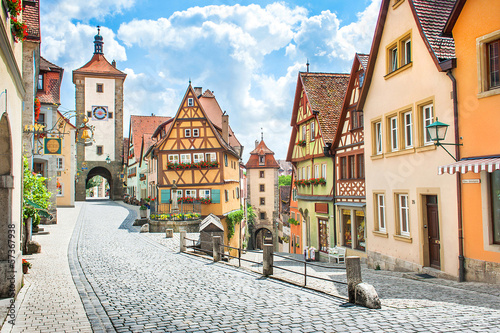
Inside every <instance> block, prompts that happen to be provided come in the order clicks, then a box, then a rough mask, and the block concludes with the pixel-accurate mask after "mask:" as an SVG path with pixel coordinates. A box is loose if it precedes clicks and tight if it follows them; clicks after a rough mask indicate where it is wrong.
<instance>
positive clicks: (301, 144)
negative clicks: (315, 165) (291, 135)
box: [297, 140, 307, 147]
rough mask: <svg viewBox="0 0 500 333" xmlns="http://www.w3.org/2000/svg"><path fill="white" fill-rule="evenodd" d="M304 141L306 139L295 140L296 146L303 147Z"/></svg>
mask: <svg viewBox="0 0 500 333" xmlns="http://www.w3.org/2000/svg"><path fill="white" fill-rule="evenodd" d="M306 143H307V142H306V140H299V142H297V146H301V147H305V145H306Z"/></svg>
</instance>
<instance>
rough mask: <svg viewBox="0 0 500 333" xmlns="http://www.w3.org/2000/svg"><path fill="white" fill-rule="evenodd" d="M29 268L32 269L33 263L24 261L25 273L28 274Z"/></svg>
mask: <svg viewBox="0 0 500 333" xmlns="http://www.w3.org/2000/svg"><path fill="white" fill-rule="evenodd" d="M29 268H31V263H30V262H29V261H28V260H26V259H23V273H24V274H28V269H29Z"/></svg>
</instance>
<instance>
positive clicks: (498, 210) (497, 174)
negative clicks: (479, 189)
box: [490, 170, 500, 244]
mask: <svg viewBox="0 0 500 333" xmlns="http://www.w3.org/2000/svg"><path fill="white" fill-rule="evenodd" d="M490 193H491V219H492V221H491V222H492V232H493V237H492V238H493V244H500V170H496V171H494V172H492V173H491V174H490Z"/></svg>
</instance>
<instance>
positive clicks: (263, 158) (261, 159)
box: [259, 155, 266, 165]
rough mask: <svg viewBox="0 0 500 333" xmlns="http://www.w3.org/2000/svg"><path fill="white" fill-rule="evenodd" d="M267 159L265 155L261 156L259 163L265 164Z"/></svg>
mask: <svg viewBox="0 0 500 333" xmlns="http://www.w3.org/2000/svg"><path fill="white" fill-rule="evenodd" d="M265 160H266V157H265V156H264V155H260V156H259V165H264V162H265Z"/></svg>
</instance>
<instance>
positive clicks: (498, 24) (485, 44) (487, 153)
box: [439, 0, 500, 283]
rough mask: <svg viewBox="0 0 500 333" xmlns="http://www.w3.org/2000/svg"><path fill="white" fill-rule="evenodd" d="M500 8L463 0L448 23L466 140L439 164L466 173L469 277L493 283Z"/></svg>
mask: <svg viewBox="0 0 500 333" xmlns="http://www.w3.org/2000/svg"><path fill="white" fill-rule="evenodd" d="M499 13H500V2H499V1H497V0H477V1H463V0H459V1H457V3H456V5H455V8H454V10H453V12H452V15H451V16H450V19H449V20H448V23H447V25H446V27H445V29H444V33H445V34H447V35H448V36H451V35H452V36H453V39H454V40H455V49H456V55H457V65H456V68H455V69H454V70H453V72H452V73H453V75H454V77H455V78H456V82H457V106H458V127H459V136H460V137H461V138H463V139H462V140H461V143H463V146H461V147H460V151H459V156H457V160H458V162H456V163H452V164H449V165H446V166H442V167H440V169H439V173H441V174H444V175H443V176H442V177H452V176H450V175H448V174H455V173H457V174H458V177H459V179H460V190H461V206H462V207H461V208H462V209H461V211H462V221H461V222H460V221H459V224H460V223H461V224H462V233H463V241H462V244H461V245H462V247H463V260H464V264H463V268H462V269H463V274H464V278H465V280H467V281H484V282H490V283H500V141H499V140H498V133H500V114H499V112H498V111H499V105H500V72H499V71H500V68H499V67H500V66H499V51H500V20H499ZM448 136H450V134H448ZM446 141H447V142H448V141H450V139H448V140H446Z"/></svg>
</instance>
